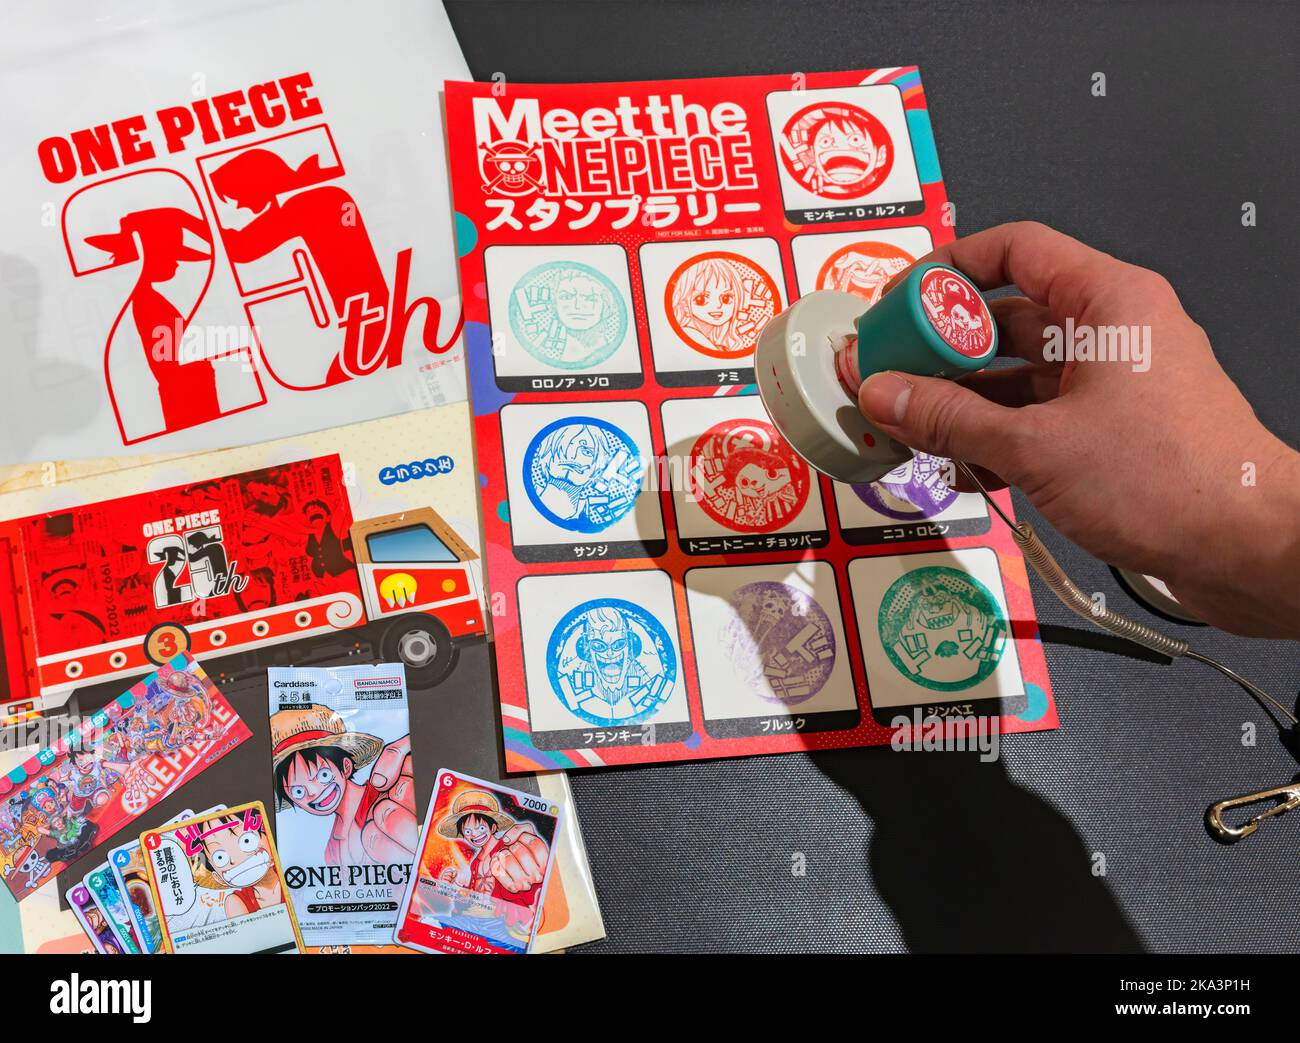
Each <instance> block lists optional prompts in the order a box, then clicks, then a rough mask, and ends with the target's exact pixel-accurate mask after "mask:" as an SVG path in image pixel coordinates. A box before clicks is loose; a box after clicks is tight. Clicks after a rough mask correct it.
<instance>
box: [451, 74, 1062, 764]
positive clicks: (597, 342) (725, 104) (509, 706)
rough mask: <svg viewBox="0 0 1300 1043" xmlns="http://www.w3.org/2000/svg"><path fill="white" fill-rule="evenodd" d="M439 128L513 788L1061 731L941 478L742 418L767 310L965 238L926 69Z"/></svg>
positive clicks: (747, 86) (1013, 576)
mask: <svg viewBox="0 0 1300 1043" xmlns="http://www.w3.org/2000/svg"><path fill="white" fill-rule="evenodd" d="M446 102H447V128H448V139H449V147H450V156H451V173H452V192H453V198H454V202H455V206H456V210H457V222H458V234H459V239H460V245H461V251H462V256H461V261H460V264H461V286H462V292H463V298H464V302H465V319H466V330H465V332H466V344H467V361H468V365H469V372H470V384H471V398H472V404H473V411H474V424H475V435H476V440H477V445H478V454H479V455H478V464H479V470H480V472H481V477H480V482H481V490H480V492H481V497H482V503H483V517H484V520H485V537H486V548H487V550H486V554H485V563H486V581H487V585H488V598H489V602H490V604H491V605H492V607H493V631H494V637H495V653H496V658H497V667H498V678H499V681H500V687H501V703H502V728H503V731H504V734H505V740H506V750H507V753H506V757H507V766H508V768H509V769H510V770H513V771H530V770H537V769H539V768H555V767H564V768H578V767H587V766H593V765H604V764H625V763H631V762H637V761H665V760H682V759H690V758H701V757H719V756H729V755H741V754H755V753H771V752H779V751H787V750H801V749H823V748H829V747H842V746H862V745H870V744H877V743H885V742H889V741H890V740H891V737H892V738H893V739H894V740H895V741H896V742H904V741H906V742H916V743H920V742H922V741H923V740H924V738H925V735H926V733H927V730H929V731H931V732H932V731H933V728H934V727H936V723H935V722H938V721H946V722H948V733H949V735H950V736H951V735H952V734H954V733H957V734H960V733H961V729H962V728H966V729H967V730H968V736H969V741H970V742H971V743H972V744H974V743H975V742H976V741H977V738H978V737H983V739H987V738H988V733H989V731H990V729H992V728H997V729H999V730H1000V731H1002V732H1023V731H1034V730H1040V729H1048V728H1053V727H1055V726H1056V723H1057V719H1056V711H1055V707H1054V704H1053V701H1052V695H1051V686H1050V684H1049V681H1048V677H1047V669H1046V664H1045V661H1044V657H1043V652H1042V647H1041V643H1040V641H1039V638H1038V625H1037V621H1036V618H1035V613H1034V608H1033V603H1032V600H1031V597H1030V591H1029V583H1028V579H1027V574H1026V569H1025V563H1024V561H1023V560H1022V558H1021V556H1020V553H1019V551H1018V550H1017V549H1016V547H1015V545H1014V543H1013V542H1012V540H1011V538H1010V536H1009V534H1008V533H1007V531H1006V529H1005V527H1003V526H1002V525H1001V523H1000V522H999V523H994V522H993V521H992V520H991V519H990V517H989V513H988V510H987V509H986V506H985V504H984V503H983V501H982V500H981V499H980V498H979V497H978V496H974V495H970V494H961V493H957V492H955V491H953V490H952V489H951V488H950V487H949V486H948V484H947V483H946V482H945V481H944V480H943V476H944V474H945V473H946V472H947V470H948V469H949V467H950V464H949V462H948V461H944V460H939V459H935V458H933V457H928V456H925V455H918V456H917V457H916V458H915V459H914V460H912V461H910V462H909V463H907V464H906V465H904V466H901V467H900V468H898V469H897V470H896V471H894V472H891V473H890V474H889V475H887V476H886V477H885V478H884V479H882V480H881V481H880V482H876V483H873V484H871V485H863V486H849V485H842V484H840V483H837V482H832V481H830V480H829V479H827V478H826V477H823V476H821V475H819V474H817V473H816V472H814V471H812V470H811V469H810V468H809V467H807V465H806V464H805V463H804V462H803V461H802V460H800V459H799V458H798V457H797V456H796V455H795V454H794V452H793V451H792V450H791V448H790V447H789V445H787V444H786V443H785V442H784V440H783V439H782V438H781V436H780V435H779V433H778V432H777V430H776V429H775V428H774V427H773V425H772V424H771V422H770V420H769V418H768V417H767V415H766V413H765V412H764V410H763V404H762V401H761V400H760V398H759V397H758V396H757V394H756V387H755V384H754V369H753V366H754V362H753V352H754V345H755V342H756V340H757V337H758V335H759V333H760V332H761V330H762V328H763V326H764V325H765V324H766V323H767V322H768V321H769V320H770V319H771V318H772V316H773V315H775V314H777V313H778V312H780V311H781V310H782V309H784V308H785V307H787V306H788V305H789V304H790V302H791V301H792V300H794V299H795V298H797V297H798V296H799V295H801V294H804V293H809V292H812V291H814V290H821V289H834V290H840V291H844V292H849V293H853V294H857V295H858V296H859V297H861V298H862V307H863V308H864V309H866V308H868V307H870V306H871V305H872V304H874V303H875V301H876V300H877V299H878V298H879V296H880V293H881V290H882V288H883V287H884V285H885V283H886V282H887V281H888V280H889V278H890V277H891V276H892V275H894V274H895V273H897V272H898V271H901V270H902V269H903V268H905V267H906V266H907V265H909V264H910V263H911V262H912V261H914V260H915V259H917V258H919V257H921V256H923V255H924V254H925V253H927V252H928V251H930V250H931V249H932V248H933V247H934V246H935V245H937V244H941V243H944V242H947V241H949V240H951V239H952V238H953V234H954V233H953V228H952V223H953V222H952V213H951V208H950V207H949V205H948V202H947V196H946V194H945V191H944V186H943V182H942V179H941V175H940V171H939V164H938V158H937V154H936V149H935V143H934V139H933V136H932V134H931V130H930V120H929V114H928V111H927V108H926V100H925V95H924V93H923V91H922V88H921V81H920V75H919V73H918V70H917V69H916V68H915V67H904V68H892V69H877V70H871V71H863V72H849V73H815V74H808V75H804V74H796V75H793V76H766V77H750V78H739V79H711V80H680V81H663V82H651V83H611V84H577V85H566V86H529V85H523V84H513V83H512V84H508V85H505V86H504V87H503V86H502V85H501V84H495V83H449V84H447V87H446ZM821 347H822V346H820V345H812V346H810V350H817V349H819V348H821ZM996 495H997V496H998V498H999V503H1000V504H1001V505H1002V506H1003V508H1004V509H1006V510H1008V511H1010V509H1011V504H1010V499H1009V497H1008V496H1007V494H1006V493H1005V492H1003V493H998V494H996ZM938 726H939V727H943V726H942V725H938ZM980 741H982V740H980Z"/></svg>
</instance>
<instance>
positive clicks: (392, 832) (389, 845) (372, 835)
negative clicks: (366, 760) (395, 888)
mask: <svg viewBox="0 0 1300 1043" xmlns="http://www.w3.org/2000/svg"><path fill="white" fill-rule="evenodd" d="M370 785H371V786H372V787H374V788H375V789H377V790H379V791H380V792H381V793H382V794H383V796H381V797H380V798H379V799H378V800H376V801H375V803H374V806H373V807H372V808H371V809H370V814H369V815H368V816H367V818H366V822H365V825H364V826H363V827H362V830H361V842H362V844H363V846H364V847H365V852H366V855H367V856H368V857H369V858H370V860H371V861H373V862H375V863H377V864H379V865H387V864H390V863H394V862H410V861H412V860H413V859H414V858H415V848H416V845H417V844H418V843H419V839H420V821H419V819H417V818H416V816H415V775H414V772H413V771H412V769H411V737H410V736H409V735H406V736H403V737H402V738H400V739H397V740H396V741H394V742H390V743H389V744H388V745H387V746H385V747H384V749H383V752H382V753H380V755H379V757H378V758H377V759H376V760H375V764H374V767H373V768H371V769H370Z"/></svg>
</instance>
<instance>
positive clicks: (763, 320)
mask: <svg viewBox="0 0 1300 1043" xmlns="http://www.w3.org/2000/svg"><path fill="white" fill-rule="evenodd" d="M780 302H781V293H780V291H779V290H778V289H777V287H776V283H775V282H774V281H773V280H772V277H771V276H770V275H768V274H767V272H765V271H763V269H762V268H760V267H759V266H758V265H757V264H755V263H754V262H753V261H751V260H749V259H748V258H745V257H741V256H740V255H739V254H735V253H729V252H726V251H721V250H718V251H712V252H709V253H705V254H699V255H698V256H696V257H692V258H690V259H689V260H687V261H685V262H683V263H682V264H681V265H679V266H678V268H677V270H676V271H674V272H673V274H672V275H671V276H670V277H669V279H668V285H667V288H666V289H665V290H664V309H665V311H666V312H667V314H668V323H669V325H670V326H672V328H673V331H674V332H675V333H676V334H677V335H678V336H679V337H680V338H681V339H682V341H683V342H684V343H686V344H687V345H689V346H690V347H692V348H694V349H695V350H696V351H698V352H700V353H701V354H703V355H708V356H710V357H711V358H718V359H727V360H733V359H743V358H745V357H747V356H749V355H752V354H753V353H754V343H755V341H757V339H758V335H759V333H760V332H761V331H762V329H763V327H764V326H765V325H767V322H768V320H769V319H771V318H772V316H773V315H775V314H776V311H777V308H778V307H779V306H780Z"/></svg>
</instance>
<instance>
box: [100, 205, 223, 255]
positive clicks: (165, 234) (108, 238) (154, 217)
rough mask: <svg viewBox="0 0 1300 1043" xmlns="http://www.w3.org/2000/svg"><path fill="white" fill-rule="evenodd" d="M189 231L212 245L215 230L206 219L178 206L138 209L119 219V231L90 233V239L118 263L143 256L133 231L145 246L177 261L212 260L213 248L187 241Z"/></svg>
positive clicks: (207, 244)
mask: <svg viewBox="0 0 1300 1043" xmlns="http://www.w3.org/2000/svg"><path fill="white" fill-rule="evenodd" d="M186 232H189V233H191V234H192V235H193V236H194V237H195V238H196V239H198V240H199V241H200V242H201V243H204V244H206V246H207V247H211V245H212V233H211V232H209V231H208V223H207V222H206V221H205V220H203V218H201V217H196V216H195V215H194V214H191V213H188V212H187V211H185V210H181V209H180V208H178V207H174V206H163V207H157V208H155V209H153V210H137V211H134V212H133V213H129V214H126V215H125V216H123V217H122V218H121V219H120V220H119V221H118V228H117V231H116V232H108V233H106V234H103V235H88V236H86V242H87V243H89V244H90V245H91V246H93V247H95V248H96V249H98V250H104V251H106V252H108V253H110V254H112V255H113V261H114V263H115V264H125V263H127V262H130V261H135V260H138V259H139V258H138V251H137V250H136V245H135V239H134V238H133V234H134V235H139V236H140V240H141V241H142V242H143V243H144V244H145V249H147V250H148V249H155V250H157V251H158V252H159V253H160V254H165V255H167V256H169V257H171V258H172V259H173V260H176V261H206V260H209V259H210V258H211V257H212V253H211V252H210V250H209V249H207V248H205V247H203V246H197V247H196V246H189V245H188V244H186V242H185V233H186Z"/></svg>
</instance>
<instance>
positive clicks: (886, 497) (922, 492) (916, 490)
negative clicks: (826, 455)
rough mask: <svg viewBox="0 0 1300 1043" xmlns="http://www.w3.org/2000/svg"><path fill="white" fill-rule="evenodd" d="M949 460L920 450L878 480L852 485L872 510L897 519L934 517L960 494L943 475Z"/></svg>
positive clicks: (912, 519)
mask: <svg viewBox="0 0 1300 1043" xmlns="http://www.w3.org/2000/svg"><path fill="white" fill-rule="evenodd" d="M948 466H950V463H949V461H948V460H945V459H944V458H943V457H940V456H930V455H929V454H928V453H917V454H916V455H915V456H914V457H913V458H912V459H911V460H908V461H907V462H906V463H903V464H899V465H898V466H897V467H895V468H894V469H893V470H892V471H890V472H889V473H888V474H887V475H885V477H884V478H881V479H880V480H879V481H878V482H872V483H870V484H869V485H855V486H853V487H852V488H853V491H854V493H856V494H857V497H858V499H860V500H861V501H862V502H863V503H865V504H866V505H867V506H868V507H870V508H871V509H872V510H873V511H876V512H877V513H879V514H883V515H884V516H885V517H886V518H894V519H897V520H898V521H917V520H918V519H921V518H933V517H934V516H935V515H936V514H939V513H940V512H941V511H943V510H944V509H945V508H947V507H949V506H951V505H952V503H953V502H954V501H955V500H956V499H957V497H958V496H959V495H960V494H959V493H958V492H957V490H956V489H954V488H953V487H952V486H951V485H949V484H948V483H947V482H946V481H944V478H943V472H944V469H945V468H947V467H948Z"/></svg>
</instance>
